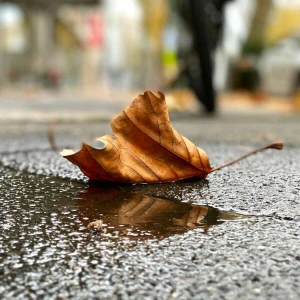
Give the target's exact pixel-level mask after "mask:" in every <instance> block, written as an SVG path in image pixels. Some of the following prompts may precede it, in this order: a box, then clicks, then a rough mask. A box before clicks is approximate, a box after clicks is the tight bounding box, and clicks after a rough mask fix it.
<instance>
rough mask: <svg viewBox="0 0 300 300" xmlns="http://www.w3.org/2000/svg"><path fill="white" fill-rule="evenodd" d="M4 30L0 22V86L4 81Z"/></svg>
mask: <svg viewBox="0 0 300 300" xmlns="http://www.w3.org/2000/svg"><path fill="white" fill-rule="evenodd" d="M3 36H4V30H3V28H2V23H1V22H0V86H1V85H3V84H4V83H5V66H4V38H3Z"/></svg>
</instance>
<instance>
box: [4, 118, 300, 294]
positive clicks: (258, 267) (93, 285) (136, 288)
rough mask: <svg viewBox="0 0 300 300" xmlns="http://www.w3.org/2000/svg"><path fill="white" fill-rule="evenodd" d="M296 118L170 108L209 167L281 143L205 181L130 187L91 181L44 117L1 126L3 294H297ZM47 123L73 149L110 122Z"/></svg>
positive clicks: (299, 167)
mask: <svg viewBox="0 0 300 300" xmlns="http://www.w3.org/2000/svg"><path fill="white" fill-rule="evenodd" d="M298 118H299V117H296V116H293V117H281V116H277V117H273V116H272V117H271V116H251V115H250V116H249V115H248V116H230V117H228V116H225V117H224V116H219V117H216V118H207V117H205V118H204V117H203V118H202V117H200V116H196V115H191V116H190V115H188V116H182V115H180V116H179V115H174V116H173V121H174V122H173V124H174V126H175V127H176V129H178V130H179V131H180V132H181V133H182V134H183V135H185V136H186V137H188V138H190V139H191V140H192V141H193V142H194V143H195V144H196V145H197V146H199V147H201V148H202V149H204V150H205V151H206V152H207V154H208V156H209V157H210V162H211V165H212V166H217V165H218V164H220V163H222V162H225V161H227V160H230V159H233V158H235V157H237V156H239V155H241V154H243V153H245V152H247V151H248V150H250V149H252V148H253V147H255V146H257V145H261V144H264V143H267V142H269V141H271V140H274V139H276V140H277V139H284V140H285V141H286V147H285V148H284V150H282V151H276V150H267V151H265V152H263V153H259V154H257V155H254V156H252V157H249V158H248V159H246V160H244V161H241V162H239V163H238V164H236V165H234V166H231V167H228V168H226V169H223V170H221V171H219V172H215V173H212V174H210V175H209V176H208V178H207V180H205V181H203V180H200V181H199V180H191V181H185V182H178V183H170V184H155V185H136V186H126V185H122V186H108V185H104V186H103V185H99V184H96V185H95V184H93V183H90V182H88V181H87V179H86V178H85V177H84V176H83V175H82V174H81V172H80V171H79V170H78V169H77V168H76V167H75V166H73V165H71V164H70V163H69V162H68V161H66V160H65V159H63V158H61V157H60V156H59V155H57V154H56V153H54V152H53V151H52V150H51V149H50V147H49V143H48V140H47V134H46V132H47V126H46V125H45V124H43V123H36V124H32V123H23V124H21V123H20V124H16V123H14V124H2V126H1V129H0V135H1V144H0V155H1V169H0V170H1V171H0V177H1V179H0V182H1V184H0V190H1V205H0V218H1V223H0V228H1V229H0V280H1V285H0V298H1V299H295V300H296V299H297V300H298V299H300V250H299V249H300V240H299V232H300V136H299V128H300V127H299V122H300V121H298ZM54 133H55V137H56V141H57V144H58V146H59V147H61V148H63V147H71V148H74V149H75V150H76V148H77V149H78V148H79V147H80V141H86V142H89V143H92V140H93V137H95V136H101V135H104V134H107V133H110V128H109V123H108V122H107V121H106V120H100V121H98V122H96V121H94V122H93V123H90V122H83V123H77V124H76V123H74V122H73V123H64V124H57V125H56V127H55V129H54ZM138 204H139V205H138ZM128 207H130V208H131V209H132V211H133V212H134V214H132V215H131V217H130V218H128V217H127V216H125V215H124V211H128ZM195 213H197V218H196V219H195V218H194V215H195ZM100 219H101V220H102V222H103V224H102V228H101V229H100V230H99V231H97V230H95V229H93V230H88V229H87V226H88V224H89V223H90V222H94V221H96V220H100Z"/></svg>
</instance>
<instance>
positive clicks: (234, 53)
mask: <svg viewBox="0 0 300 300" xmlns="http://www.w3.org/2000/svg"><path fill="white" fill-rule="evenodd" d="M146 89H151V90H153V91H158V90H160V91H162V92H164V93H166V94H167V101H168V105H169V107H170V109H173V110H186V109H189V110H195V109H198V108H202V109H204V110H206V111H207V112H213V111H215V110H216V109H217V110H218V109H220V110H221V109H223V108H225V109H228V108H232V109H244V110H247V109H252V108H258V109H263V110H270V111H277V112H281V113H294V112H297V111H300V0H256V1H255V0H227V1H224V0H223V1H222V0H215V1H214V0H210V1H208V0H207V1H205V0H198V1H193V0H191V1H189V0H126V1H124V0H102V1H100V0H73V1H72V0H9V1H7V0H4V1H3V0H2V1H1V2H0V104H1V102H2V104H3V105H4V104H5V105H11V104H12V103H16V105H17V104H18V103H22V105H26V104H27V103H53V104H54V105H55V104H57V103H69V105H72V103H78V102H83V103H87V102H93V101H95V102H98V103H100V102H101V103H103V105H109V104H111V103H119V102H122V103H129V101H131V100H132V98H133V97H135V95H136V94H139V93H142V92H143V91H144V90H146Z"/></svg>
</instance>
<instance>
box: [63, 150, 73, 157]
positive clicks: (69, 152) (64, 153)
mask: <svg viewBox="0 0 300 300" xmlns="http://www.w3.org/2000/svg"><path fill="white" fill-rule="evenodd" d="M74 153H75V152H74V151H73V150H71V149H64V150H62V151H61V152H60V155H61V156H64V157H65V156H69V155H73V154H74Z"/></svg>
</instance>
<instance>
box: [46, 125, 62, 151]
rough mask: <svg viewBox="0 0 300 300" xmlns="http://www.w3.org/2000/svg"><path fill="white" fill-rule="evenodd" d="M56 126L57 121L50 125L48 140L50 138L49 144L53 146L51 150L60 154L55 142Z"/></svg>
mask: <svg viewBox="0 0 300 300" xmlns="http://www.w3.org/2000/svg"><path fill="white" fill-rule="evenodd" d="M55 125H56V122H55V121H52V122H51V123H50V124H49V125H48V130H47V138H48V142H49V144H50V146H51V149H52V150H53V151H54V152H56V153H59V149H58V147H57V144H56V142H55V137H54V127H55Z"/></svg>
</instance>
